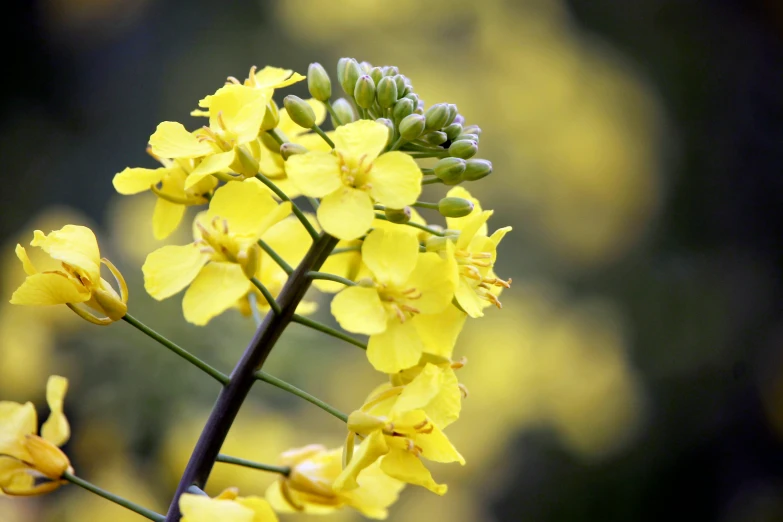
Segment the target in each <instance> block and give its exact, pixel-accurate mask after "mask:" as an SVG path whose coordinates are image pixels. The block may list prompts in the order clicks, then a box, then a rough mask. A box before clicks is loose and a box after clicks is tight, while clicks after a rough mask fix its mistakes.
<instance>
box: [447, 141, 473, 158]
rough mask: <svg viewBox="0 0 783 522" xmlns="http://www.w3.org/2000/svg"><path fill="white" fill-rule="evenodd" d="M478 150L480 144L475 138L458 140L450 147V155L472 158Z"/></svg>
mask: <svg viewBox="0 0 783 522" xmlns="http://www.w3.org/2000/svg"><path fill="white" fill-rule="evenodd" d="M476 152H478V145H477V144H476V142H475V141H473V140H458V141H455V142H454V143H452V144H451V146H450V147H449V156H452V157H455V158H462V159H468V158H472V157H473V156H475V155H476Z"/></svg>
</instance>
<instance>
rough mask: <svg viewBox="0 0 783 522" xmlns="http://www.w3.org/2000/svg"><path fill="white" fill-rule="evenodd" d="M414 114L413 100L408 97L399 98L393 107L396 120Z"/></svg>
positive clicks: (393, 115)
mask: <svg viewBox="0 0 783 522" xmlns="http://www.w3.org/2000/svg"><path fill="white" fill-rule="evenodd" d="M410 114H413V102H412V101H411V100H410V99H408V98H403V99H401V100H397V103H395V104H394V109H392V117H394V120H395V121H402V119H403V118H405V117H406V116H408V115H410Z"/></svg>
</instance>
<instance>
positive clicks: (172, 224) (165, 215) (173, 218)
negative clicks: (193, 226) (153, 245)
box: [152, 198, 185, 240]
mask: <svg viewBox="0 0 783 522" xmlns="http://www.w3.org/2000/svg"><path fill="white" fill-rule="evenodd" d="M184 215H185V205H179V204H177V203H172V202H171V201H166V200H165V199H162V198H158V200H157V201H156V202H155V211H154V212H153V213H152V234H153V235H154V236H155V239H157V240H162V239H166V238H167V237H169V236H170V235H171V233H172V232H174V231H175V230H177V227H178V226H179V224H180V222H182V216H184Z"/></svg>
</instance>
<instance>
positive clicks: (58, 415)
mask: <svg viewBox="0 0 783 522" xmlns="http://www.w3.org/2000/svg"><path fill="white" fill-rule="evenodd" d="M67 391H68V379H66V378H65V377H60V376H59V375H52V376H51V377H49V380H48V381H47V383H46V402H47V404H49V409H50V410H51V412H50V413H49V418H48V419H46V422H44V423H43V426H41V437H43V438H44V439H46V440H48V441H49V442H51V443H52V444H54V445H55V446H62V445H63V444H65V443H66V442H68V439H69V438H70V436H71V427H70V425H69V424H68V419H66V418H65V414H64V413H63V399H64V398H65V393H66V392H67Z"/></svg>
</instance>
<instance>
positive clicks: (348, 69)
mask: <svg viewBox="0 0 783 522" xmlns="http://www.w3.org/2000/svg"><path fill="white" fill-rule="evenodd" d="M362 74H363V73H362V68H361V67H360V66H359V63H358V62H357V61H356V60H354V59H353V58H351V59H349V60H348V61H347V62H346V64H345V71H344V72H343V79H342V81H341V82H340V85H341V86H342V88H343V90H344V91H345V94H347V95H348V96H353V91H354V90H355V89H356V82H357V81H358V80H359V76H361V75H362Z"/></svg>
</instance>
